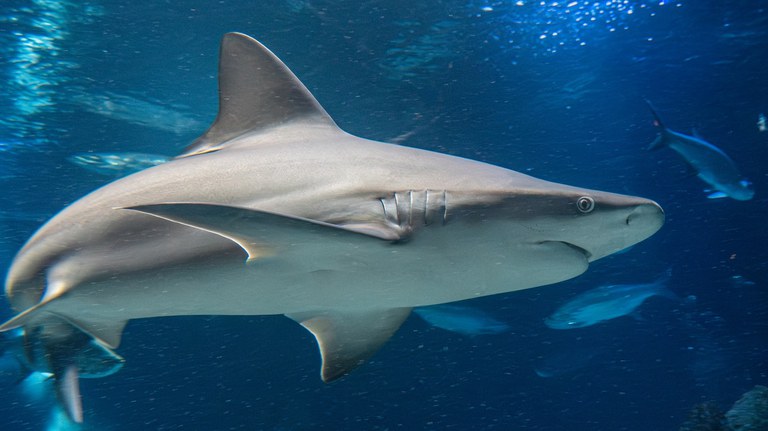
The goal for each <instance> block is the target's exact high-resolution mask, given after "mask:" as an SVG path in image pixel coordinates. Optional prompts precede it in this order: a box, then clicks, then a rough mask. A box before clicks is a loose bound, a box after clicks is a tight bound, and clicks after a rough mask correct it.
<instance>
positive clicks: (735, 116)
mask: <svg viewBox="0 0 768 431" xmlns="http://www.w3.org/2000/svg"><path fill="white" fill-rule="evenodd" d="M230 31H239V32H243V33H246V34H249V35H251V36H253V37H255V38H256V39H258V40H260V41H261V42H262V43H264V44H265V45H266V46H267V47H269V48H270V49H271V50H272V51H273V52H275V53H276V54H277V55H278V56H279V57H280V58H281V59H282V60H283V61H284V62H285V63H286V64H287V65H288V66H289V67H290V68H291V69H292V70H293V72H294V73H295V74H296V75H297V76H298V77H299V78H300V79H301V80H302V81H303V82H304V83H305V85H306V86H307V87H308V88H309V89H310V91H312V92H313V94H314V95H315V96H316V98H317V99H318V100H319V102H320V103H321V104H322V105H323V106H324V107H325V109H326V110H327V111H328V113H329V114H330V115H331V116H332V117H333V118H334V119H335V120H336V122H337V123H338V124H339V126H341V127H342V128H343V129H344V130H346V131H348V132H350V133H353V134H356V135H359V136H363V137H366V138H370V139H376V140H382V141H388V142H395V143H400V144H402V145H408V146H414V147H418V148H423V149H428V150H434V151H440V152H445V153H449V154H453V155H457V156H463V157H468V158H472V159H477V160H482V161H485V162H489V163H493V164H497V165H500V166H503V167H506V168H510V169H513V170H517V171H520V172H524V173H527V174H530V175H533V176H535V177H538V178H542V179H546V180H551V181H556V182H562V183H566V184H573V185H577V186H580V187H587V188H595V189H600V190H607V191H614V192H618V193H627V194H633V195H638V196H643V197H647V198H651V199H654V200H656V201H657V202H659V204H660V205H661V206H662V207H663V208H664V210H665V212H666V215H667V222H666V225H665V226H664V227H663V228H662V230H661V231H660V232H659V233H657V234H656V235H654V236H653V237H651V238H650V239H648V240H646V241H644V242H643V243H641V244H638V245H637V246H635V247H633V248H632V249H630V250H628V251H627V252H625V253H621V254H617V255H613V256H610V257H607V258H605V259H602V260H600V261H598V262H595V263H593V264H592V265H591V267H590V269H589V270H588V271H587V272H586V273H585V274H584V275H582V276H580V277H578V278H576V279H573V280H570V281H567V282H563V283H559V284H556V285H551V286H545V287H540V288H535V289H530V290H524V291H519V292H514V293H509V294H504V295H498V296H492V297H486V298H482V299H477V300H473V301H465V302H463V303H461V304H458V305H460V306H461V307H464V310H465V316H467V318H466V320H465V321H470V322H473V324H478V325H480V326H482V325H483V322H486V323H489V324H491V325H492V327H493V329H492V330H486V331H477V330H473V329H472V327H466V326H465V327H464V330H462V329H461V328H458V329H456V328H452V329H453V330H446V329H445V328H442V327H440V325H439V324H437V325H435V324H430V323H429V320H428V319H420V318H419V317H416V316H415V315H414V316H412V317H411V318H409V319H408V320H407V321H406V322H405V324H404V325H403V326H402V327H401V329H400V330H399V331H398V332H397V333H396V334H395V335H394V337H393V338H392V339H391V340H390V341H389V342H388V343H387V344H386V345H385V346H384V348H383V349H382V350H381V351H379V352H378V353H377V354H376V355H375V356H374V357H373V358H372V359H371V360H370V361H369V362H368V363H366V364H365V365H364V366H362V367H360V368H358V369H356V370H355V371H354V372H353V373H351V374H350V375H349V376H346V377H345V378H343V379H341V380H340V381H337V382H334V383H332V384H323V383H322V382H321V380H320V378H319V363H320V358H319V354H318V352H317V346H316V344H315V341H314V339H313V337H312V335H311V334H310V333H309V332H307V331H305V330H304V329H303V328H301V327H300V326H299V325H296V324H295V323H294V322H292V321H290V320H289V319H286V318H284V317H282V316H263V317H262V316H258V317H176V318H164V319H151V320H139V321H132V322H130V323H129V325H128V327H127V329H126V332H125V336H124V338H123V340H124V341H123V344H122V345H121V347H120V349H119V352H120V354H121V355H123V356H124V357H125V358H126V359H127V362H126V364H125V366H124V367H123V369H122V370H121V371H119V372H118V373H116V374H114V375H112V376H109V377H106V378H101V379H90V380H84V381H82V383H81V384H82V393H83V401H84V407H85V425H83V426H82V429H89V430H91V429H92V430H139V429H141V430H145V429H152V430H182V429H192V430H340V429H349V430H407V429H424V430H445V429H455V430H486V429H499V430H507V429H516V430H569V431H576V430H590V431H596V430H606V431H607V430H611V431H617V430H628V431H630V430H631V431H640V430H643V431H647V430H677V429H679V428H680V427H681V426H683V423H684V422H685V421H686V420H688V419H689V412H690V411H691V409H693V408H694V406H696V405H700V404H702V403H706V402H709V403H712V404H710V405H714V406H718V408H719V409H721V410H722V411H726V410H728V409H729V408H730V407H731V406H732V405H733V403H734V402H735V401H736V400H737V399H738V398H739V397H740V396H741V395H742V394H743V393H745V392H747V391H749V390H750V389H752V388H753V387H754V386H755V385H767V384H768V343H767V342H766V341H767V340H768V290H767V289H768V271H767V269H768V246H767V244H768V228H766V220H768V169H766V166H767V165H768V131H766V130H765V127H766V126H765V117H764V114H766V113H768V74H767V72H766V71H768V1H760V0H753V1H746V0H741V1H729V2H722V1H713V0H699V1H693V0H686V1H656V2H641V1H634V0H603V1H598V2H595V1H585V0H581V1H572V2H568V1H566V2H557V1H529V0H520V1H479V0H455V1H453V0H452V1H424V2H413V1H404V0H389V1H379V0H372V1H351V0H345V1H340V0H280V1H278V0H272V1H245V0H237V1H235V0H231V1H230V0H221V1H216V2H212V1H202V0H197V1H193V0H179V1H173V2H122V1H115V0H104V1H95V0H83V1H75V0H25V1H18V0H5V1H3V2H2V4H0V80H2V82H1V83H0V190H1V191H2V193H0V267H1V268H3V271H5V269H7V267H8V266H9V265H10V262H11V259H12V258H13V255H14V253H15V252H16V251H17V250H18V249H19V248H20V247H21V246H22V245H23V243H24V241H25V240H26V239H27V238H28V237H29V236H30V235H31V234H32V233H33V232H34V231H35V230H36V229H37V228H38V227H39V226H40V225H41V224H42V223H43V222H44V221H46V220H47V219H48V218H50V217H51V216H53V215H54V214H55V213H56V212H58V211H59V210H61V209H62V208H63V207H64V206H66V205H67V204H69V203H71V202H72V201H74V200H76V199H77V198H79V197H81V196H82V195H84V194H86V193H87V192H89V191H91V190H93V189H95V188H97V187H99V186H101V185H103V184H106V183H107V182H109V181H111V180H113V179H114V178H116V177H117V176H118V175H121V174H126V173H128V172H127V171H128V170H129V167H128V168H126V169H125V171H121V170H120V169H119V168H120V166H118V169H113V171H114V172H111V171H109V169H102V170H99V169H95V170H94V169H90V170H89V169H84V166H82V164H78V163H73V159H72V156H73V155H77V154H82V153H89V152H96V153H148V154H156V155H163V156H173V155H175V154H178V153H180V152H181V150H182V149H183V148H184V147H185V146H186V145H188V144H189V143H190V142H191V141H192V140H194V139H195V138H196V137H197V136H199V135H200V134H201V133H202V132H203V131H204V130H205V129H206V128H207V126H208V124H210V122H212V121H213V119H214V117H215V115H216V111H217V89H216V76H217V56H218V47H219V42H220V38H221V36H222V35H223V34H224V33H226V32H230ZM644 99H647V100H650V101H652V102H653V104H654V106H655V108H656V109H657V110H658V112H659V114H660V115H661V117H662V118H663V119H664V121H665V125H666V126H668V127H670V128H672V129H674V130H678V131H680V132H683V133H686V134H693V132H692V130H694V129H695V130H696V131H697V133H698V134H699V135H701V136H702V137H704V139H706V140H707V141H709V142H711V143H712V144H714V145H716V146H718V147H719V148H721V149H722V150H724V151H725V152H726V153H727V154H728V155H729V156H731V158H733V159H734V160H735V162H736V164H737V165H738V167H739V169H740V171H741V172H742V174H744V176H746V177H747V178H749V179H750V180H751V181H752V182H753V183H754V188H755V190H756V192H755V196H754V198H753V199H751V200H749V201H736V200H733V199H728V198H725V199H708V197H707V194H708V193H707V192H705V191H704V189H706V188H707V185H706V184H705V183H703V182H702V181H700V180H699V179H698V178H696V176H695V174H692V173H691V172H690V169H689V168H688V167H687V166H686V163H685V162H684V161H683V160H682V159H681V158H680V157H678V156H677V155H676V154H674V153H673V152H672V151H670V150H669V149H661V150H658V151H647V150H646V148H647V146H648V144H649V143H650V142H651V141H652V140H653V139H654V138H655V136H656V130H655V128H654V126H653V124H652V116H651V114H650V112H649V110H648V107H647V105H646V103H645V101H644ZM761 118H762V126H761V125H760V124H758V123H759V122H760V119H761ZM253 186H254V187H258V185H253ZM670 269H671V279H670V280H669V281H668V283H667V288H668V289H669V290H671V291H672V292H674V294H675V295H676V296H677V299H670V298H669V297H658V296H656V297H651V298H649V299H648V300H647V301H645V302H644V303H643V305H642V306H640V307H639V308H638V309H637V310H635V311H634V312H632V313H631V316H629V315H628V316H623V317H619V318H616V319H612V320H608V321H605V322H601V323H598V324H595V325H590V326H587V327H583V328H574V329H569V330H557V329H552V328H550V327H548V326H546V325H545V318H547V316H549V315H551V314H552V313H553V312H554V311H555V310H556V309H557V308H558V307H559V306H561V305H562V304H564V303H566V302H567V301H568V300H569V299H572V298H574V297H575V295H577V294H579V293H582V292H585V291H588V290H590V289H593V288H596V287H598V286H601V285H609V284H636V283H651V282H653V280H656V279H658V278H659V276H661V275H662V274H665V273H666V272H667V271H668V270H670ZM0 307H2V308H0V318H1V319H0V320H5V319H7V318H9V317H11V316H12V315H13V313H12V311H11V310H10V307H9V306H8V304H7V302H5V301H3V303H2V305H1V306H0ZM458 310H459V311H458V313H459V314H461V313H462V311H461V310H462V309H458ZM449 318H450V317H449ZM462 322H464V321H461V320H460V321H459V322H458V323H457V325H459V326H460V327H461V326H462V325H463V323H462ZM433 323H434V322H433ZM454 323H456V322H454ZM449 329H450V328H449ZM0 365H2V363H0ZM0 377H3V379H2V382H3V387H2V389H1V390H0V430H2V431H12V430H13V431H15V430H53V429H79V428H78V427H75V426H73V425H71V424H67V423H66V420H57V419H56V416H57V414H56V412H55V409H54V408H53V407H52V406H53V405H54V404H55V403H54V402H53V400H52V396H51V395H45V394H44V393H43V394H37V395H34V394H32V392H35V391H38V392H40V391H43V392H44V391H45V389H46V388H45V386H46V385H49V382H46V381H38V382H36V383H31V384H30V383H29V382H23V383H17V382H16V381H15V380H14V379H13V378H6V377H7V376H4V375H3V373H2V371H0ZM35 387H37V389H35ZM52 416H53V419H52ZM59 419H61V418H59ZM708 429H709V428H708ZM713 429H714V428H713Z"/></svg>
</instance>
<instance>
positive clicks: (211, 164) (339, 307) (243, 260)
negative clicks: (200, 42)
mask: <svg viewBox="0 0 768 431" xmlns="http://www.w3.org/2000/svg"><path fill="white" fill-rule="evenodd" d="M663 224H664V212H663V210H662V209H661V207H660V206H659V205H658V204H657V203H656V202H654V201H652V200H649V199H645V198H641V197H635V196H626V195H620V194H614V193H608V192H603V191H596V190H588V189H583V188H578V187H573V186H568V185H563V184H558V183H553V182H549V181H544V180H540V179H536V178H533V177H530V176H527V175H524V174H521V173H519V172H515V171H512V170H508V169H505V168H502V167H498V166H494V165H490V164H487V163H482V162H478V161H474V160H469V159H464V158H460V157H455V156H450V155H446V154H440V153H435V152H431V151H425V150H421V149H416V148H409V147H406V146H401V145H392V144H387V143H383V142H376V141H371V140H367V139H364V138H360V137H357V136H354V135H351V134H348V133H346V132H344V131H342V130H341V129H340V128H339V127H338V126H337V125H336V123H335V122H334V121H333V120H332V119H331V117H330V116H329V115H328V114H327V112H326V111H325V110H324V109H323V108H322V106H321V105H320V104H319V102H318V101H317V100H316V99H315V98H314V96H313V95H312V94H311V93H310V92H309V90H307V88H306V87H305V86H304V85H303V84H302V83H301V81H299V79H298V78H297V77H296V76H295V75H294V74H293V73H292V72H291V71H290V70H289V69H288V67H287V66H286V65H285V64H284V63H283V62H282V61H280V59H279V58H278V57H277V56H276V55H275V54H273V53H272V52H271V51H270V50H269V49H267V48H266V47H265V46H263V45H262V44H261V43H259V42H258V41H256V40H255V39H253V38H251V37H250V36H247V35H244V34H242V33H228V34H226V35H225V36H224V37H223V39H222V43H221V48H220V53H219V113H218V116H217V117H216V119H215V120H214V122H213V124H212V125H211V126H210V128H209V129H208V130H207V131H206V132H204V133H203V135H202V136H201V137H199V138H198V139H197V140H195V141H194V142H192V144H191V145H190V146H189V147H188V148H187V149H186V151H185V152H183V153H182V154H180V155H179V156H177V157H176V158H174V159H173V160H170V161H168V162H167V163H163V164H161V165H158V166H154V167H151V168H149V169H144V170H142V171H139V172H137V173H134V174H132V175H129V176H127V177H123V178H120V179H117V180H115V181H113V182H111V183H109V184H106V185H104V186H102V187H101V188H99V189H97V190H95V191H93V192H91V193H90V194H88V195H86V196H84V197H82V198H80V199H79V200H77V201H75V202H73V203H72V204H70V205H69V206H68V207H66V208H65V209H63V210H62V211H61V212H59V213H58V214H57V215H56V216H54V217H53V218H52V219H51V220H49V221H48V222H47V223H46V224H44V225H43V226H42V227H41V228H40V229H39V230H38V231H37V232H36V233H35V234H33V235H32V237H31V238H30V239H29V240H28V241H27V243H26V244H25V245H24V246H23V247H22V249H21V250H20V251H19V252H18V254H17V255H16V256H15V258H14V260H13V262H12V263H11V266H10V268H9V270H8V274H7V278H6V283H5V292H6V297H7V298H8V299H9V301H10V303H11V306H12V307H13V309H14V310H15V311H16V312H17V313H18V314H16V315H15V316H14V317H12V318H11V319H10V320H8V321H7V322H5V323H3V324H2V325H0V331H6V330H10V329H14V328H20V327H21V328H23V329H24V331H25V332H26V333H27V334H29V335H28V336H29V337H33V338H34V339H36V340H39V345H40V346H42V348H43V350H45V351H49V352H52V353H56V354H51V355H48V356H46V358H47V360H48V361H49V362H50V367H51V368H52V369H53V370H54V375H55V377H54V379H55V381H56V383H57V385H58V386H59V388H60V390H59V392H60V394H61V395H60V399H61V402H62V405H63V406H64V408H65V410H66V411H67V412H68V414H69V415H70V417H72V418H73V419H74V420H75V421H78V422H79V421H82V419H83V418H82V401H81V400H80V396H79V393H78V390H77V387H78V386H77V377H78V375H79V373H80V371H81V370H80V367H81V364H80V363H79V361H78V360H77V358H78V356H80V357H81V356H82V355H78V352H79V351H80V350H78V348H77V343H79V342H80V341H81V335H82V334H87V336H88V337H90V338H91V339H93V340H95V341H96V342H98V343H99V346H101V347H103V348H104V349H117V348H118V346H119V344H120V342H121V338H122V333H123V329H124V327H125V325H126V324H127V322H128V321H129V320H132V319H141V318H151V317H164V316H180V315H240V316H246V315H277V314H282V315H285V316H287V317H288V318H290V319H292V320H294V321H295V322H297V323H299V324H300V325H302V326H303V327H304V328H306V329H307V330H309V331H310V332H311V333H312V334H313V335H314V337H315V338H316V340H317V343H318V347H319V350H320V356H321V367H320V369H321V372H320V377H321V379H322V380H323V381H325V382H329V381H332V380H336V379H338V378H341V377H342V376H344V375H346V374H347V373H349V372H350V371H351V370H353V369H354V368H356V367H357V366H359V365H361V364H362V363H363V362H364V361H365V360H366V359H368V358H369V357H370V356H372V355H373V354H374V353H375V352H376V351H377V350H378V349H379V348H380V347H381V346H382V345H383V344H384V343H385V342H386V341H387V340H388V339H389V338H390V337H391V336H392V334H393V333H394V332H395V331H397V329H398V328H399V327H400V325H401V324H402V323H403V322H404V321H405V319H406V318H407V317H408V316H409V315H410V313H411V309H412V308H413V307H421V306H428V305H435V304H442V303H449V302H455V301H460V300H464V299H468V298H476V297H482V296H487V295H494V294H498V293H503V292H510V291H515V290H520V289H528V288H533V287H537V286H543V285H546V284H552V283H557V282H559V281H563V280H567V279H570V278H573V277H576V276H578V275H580V274H582V273H583V272H584V271H586V270H587V268H588V267H589V264H590V263H591V262H593V261H596V260H598V259H600V258H603V257H605V256H608V255H610V254H612V253H614V252H616V251H619V250H622V249H624V248H626V247H629V246H631V245H633V244H635V243H638V242H640V241H643V240H645V239H646V238H648V237H650V236H652V235H653V234H654V233H656V232H657V231H658V230H659V229H660V228H661V227H662V225H663ZM73 343H75V345H74V346H73V345H72V344H73ZM73 355H74V356H73Z"/></svg>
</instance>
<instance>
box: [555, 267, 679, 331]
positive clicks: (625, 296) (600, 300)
mask: <svg viewBox="0 0 768 431" xmlns="http://www.w3.org/2000/svg"><path fill="white" fill-rule="evenodd" d="M670 276H671V273H670V271H667V272H666V273H665V274H664V275H662V276H660V277H659V278H658V279H656V280H655V281H653V282H652V283H642V284H611V285H606V286H600V287H596V288H594V289H591V290H588V291H586V292H583V293H581V294H579V295H576V297H574V298H573V299H571V300H569V301H568V302H566V303H565V304H563V305H562V306H560V307H559V308H558V309H557V310H556V311H555V312H554V313H552V315H550V316H549V317H547V318H546V319H544V324H546V325H547V326H548V327H550V328H552V329H574V328H584V327H587V326H592V325H595V324H597V323H600V322H604V321H606V320H611V319H615V318H617V317H621V316H626V315H628V314H631V313H632V312H633V311H635V310H636V309H637V307H639V306H640V305H641V304H642V303H643V302H645V300H646V299H648V298H650V297H652V296H656V295H658V296H662V297H666V298H670V299H675V300H678V299H679V298H678V297H677V295H675V294H674V293H673V292H672V291H671V290H669V289H668V288H667V286H666V285H667V282H669V279H670Z"/></svg>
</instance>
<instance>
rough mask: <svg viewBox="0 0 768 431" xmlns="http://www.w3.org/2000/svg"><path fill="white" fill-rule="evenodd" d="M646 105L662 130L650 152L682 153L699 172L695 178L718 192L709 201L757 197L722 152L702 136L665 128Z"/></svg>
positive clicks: (745, 199)
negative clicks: (658, 150)
mask: <svg viewBox="0 0 768 431" xmlns="http://www.w3.org/2000/svg"><path fill="white" fill-rule="evenodd" d="M645 102H646V103H647V104H648V107H649V108H650V110H651V114H653V118H654V121H653V123H654V125H655V126H656V127H657V128H658V129H659V135H658V136H657V137H656V139H655V140H654V141H653V142H652V143H651V145H650V146H649V147H648V148H649V149H651V150H655V149H658V148H663V147H669V148H671V149H672V150H674V151H675V152H677V153H678V154H680V156H681V157H682V158H683V160H685V161H686V163H688V166H690V168H691V169H692V170H693V171H695V172H696V176H698V177H699V178H700V179H701V180H702V181H704V182H705V183H707V184H709V185H710V186H712V188H714V189H715V190H717V193H713V194H710V195H709V197H710V198H717V197H725V196H727V197H730V198H732V199H736V200H739V201H748V200H750V199H752V197H753V196H754V195H755V191H754V189H753V188H752V183H751V182H750V181H749V180H747V179H746V178H744V177H743V176H742V175H741V173H739V169H738V168H737V167H736V163H734V161H733V160H731V158H730V157H728V155H727V154H725V152H723V150H721V149H720V148H717V147H716V146H714V145H712V144H710V143H709V142H707V141H705V140H703V139H701V138H699V137H695V136H688V135H684V134H682V133H679V132H675V131H674V130H670V129H668V128H666V127H665V126H664V123H662V122H661V119H660V118H659V115H658V114H657V113H656V110H655V109H654V108H653V105H651V102H649V101H647V100H646V101H645Z"/></svg>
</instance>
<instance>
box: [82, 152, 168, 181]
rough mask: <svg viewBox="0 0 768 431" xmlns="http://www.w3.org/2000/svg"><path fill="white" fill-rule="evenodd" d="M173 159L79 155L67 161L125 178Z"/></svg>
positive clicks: (145, 155)
mask: <svg viewBox="0 0 768 431" xmlns="http://www.w3.org/2000/svg"><path fill="white" fill-rule="evenodd" d="M170 159H171V157H168V156H163V155H160V154H147V153H130V152H127V153H120V152H117V153H77V154H73V155H71V156H69V157H67V161H68V162H70V163H73V164H75V165H77V166H80V167H83V168H85V169H87V170H89V171H91V172H95V173H97V174H101V175H110V176H125V175H129V174H132V173H134V172H138V171H140V170H143V169H147V168H151V167H152V166H157V165H160V164H163V163H165V162H167V161H168V160H170Z"/></svg>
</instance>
